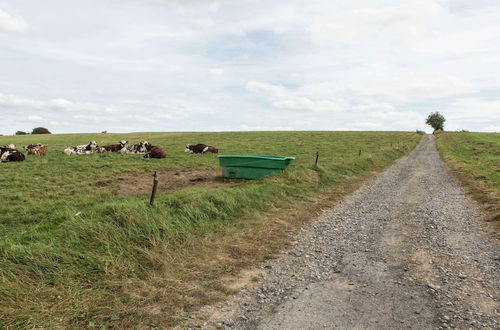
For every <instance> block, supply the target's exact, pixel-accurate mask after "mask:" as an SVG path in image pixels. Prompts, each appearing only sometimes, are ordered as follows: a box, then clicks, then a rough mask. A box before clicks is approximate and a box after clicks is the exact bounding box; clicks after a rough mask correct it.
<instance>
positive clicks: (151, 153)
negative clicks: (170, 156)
mask: <svg viewBox="0 0 500 330" xmlns="http://www.w3.org/2000/svg"><path fill="white" fill-rule="evenodd" d="M166 157H167V154H166V153H165V151H163V149H162V148H160V147H158V146H152V145H149V146H148V152H147V153H146V154H145V155H144V158H166Z"/></svg>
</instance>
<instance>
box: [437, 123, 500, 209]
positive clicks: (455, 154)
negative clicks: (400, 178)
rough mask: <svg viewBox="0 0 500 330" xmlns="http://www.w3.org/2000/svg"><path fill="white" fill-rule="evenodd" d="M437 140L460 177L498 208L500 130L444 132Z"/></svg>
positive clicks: (493, 207) (479, 195)
mask: <svg viewBox="0 0 500 330" xmlns="http://www.w3.org/2000/svg"><path fill="white" fill-rule="evenodd" d="M437 144H438V147H439V150H440V152H441V154H442V155H444V157H445V158H446V159H449V160H451V161H452V162H453V163H452V166H453V165H454V166H453V168H454V169H455V170H456V172H457V173H458V174H459V178H460V179H462V180H463V181H464V182H465V183H466V184H467V185H468V186H469V187H471V188H473V189H474V190H475V194H474V195H475V197H476V198H477V199H478V200H479V201H480V202H486V203H487V204H490V207H489V208H492V209H495V210H496V211H495V212H498V204H499V202H500V133H469V132H460V133H443V134H439V135H438V138H437ZM495 205H496V207H495ZM497 218H498V215H497Z"/></svg>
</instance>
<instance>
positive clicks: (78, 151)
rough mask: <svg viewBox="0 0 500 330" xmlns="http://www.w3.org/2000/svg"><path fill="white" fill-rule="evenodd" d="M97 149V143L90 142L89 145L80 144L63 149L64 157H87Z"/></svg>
mask: <svg viewBox="0 0 500 330" xmlns="http://www.w3.org/2000/svg"><path fill="white" fill-rule="evenodd" d="M97 148H98V146H97V142H95V141H90V142H89V144H82V145H79V146H74V147H67V148H66V149H64V153H65V154H66V155H68V156H69V155H87V154H91V153H93V152H94V150H96V149H97Z"/></svg>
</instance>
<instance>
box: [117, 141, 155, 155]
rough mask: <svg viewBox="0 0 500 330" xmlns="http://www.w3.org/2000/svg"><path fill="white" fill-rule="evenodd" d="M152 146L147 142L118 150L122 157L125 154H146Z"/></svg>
mask: <svg viewBox="0 0 500 330" xmlns="http://www.w3.org/2000/svg"><path fill="white" fill-rule="evenodd" d="M151 147H152V145H151V143H149V142H148V141H141V142H139V143H136V144H134V145H132V146H129V147H124V148H122V149H121V150H120V153H121V154H122V155H127V154H146V153H147V152H148V148H151Z"/></svg>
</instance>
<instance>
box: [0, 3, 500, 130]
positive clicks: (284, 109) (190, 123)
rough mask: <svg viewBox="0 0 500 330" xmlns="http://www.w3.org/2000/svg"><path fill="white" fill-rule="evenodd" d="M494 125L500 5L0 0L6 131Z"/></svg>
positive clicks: (497, 125)
mask: <svg viewBox="0 0 500 330" xmlns="http://www.w3.org/2000/svg"><path fill="white" fill-rule="evenodd" d="M433 111H439V112H441V113H443V114H444V115H445V117H446V119H447V122H446V123H445V128H446V129H448V130H459V129H467V130H471V131H497V132H499V131H500V1H499V0H416V1H405V0H387V1H386V0H356V1H354V0H343V1H334V0H325V1H321V0H309V1H305V0H302V1H295V0H274V1H269V0H265V1H264V0H262V1H260V0H228V1H208V0H199V1H196V0H99V1H94V0H71V1H68V0H44V1H39V0H0V115H1V120H0V134H13V133H14V132H15V131H16V130H26V131H30V130H31V129H32V128H33V127H36V126H43V127H47V128H48V129H49V130H51V131H52V132H54V133H66V132H100V131H102V130H108V131H109V132H132V131H228V130H410V131H414V130H415V129H422V130H427V131H429V128H428V127H426V125H425V123H424V121H425V118H426V116H427V115H428V114H429V113H430V112H433Z"/></svg>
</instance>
